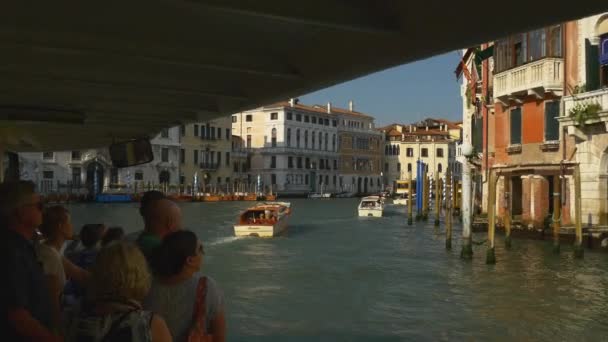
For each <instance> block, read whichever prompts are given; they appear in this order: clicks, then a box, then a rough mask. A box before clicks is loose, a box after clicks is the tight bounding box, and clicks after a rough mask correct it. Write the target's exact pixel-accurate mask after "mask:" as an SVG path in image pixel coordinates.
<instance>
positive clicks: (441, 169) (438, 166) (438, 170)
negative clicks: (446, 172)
mask: <svg viewBox="0 0 608 342" xmlns="http://www.w3.org/2000/svg"><path fill="white" fill-rule="evenodd" d="M437 172H443V167H442V166H441V163H439V164H437Z"/></svg>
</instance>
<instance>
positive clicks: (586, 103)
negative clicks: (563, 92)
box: [559, 88, 608, 140]
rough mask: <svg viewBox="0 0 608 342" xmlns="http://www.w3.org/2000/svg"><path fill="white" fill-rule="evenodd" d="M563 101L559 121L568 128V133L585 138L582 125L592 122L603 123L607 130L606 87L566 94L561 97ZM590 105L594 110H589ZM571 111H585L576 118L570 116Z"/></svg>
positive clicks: (607, 99)
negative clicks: (562, 109)
mask: <svg viewBox="0 0 608 342" xmlns="http://www.w3.org/2000/svg"><path fill="white" fill-rule="evenodd" d="M563 101H564V102H563V103H564V112H563V114H562V116H560V118H559V121H560V122H561V124H562V125H563V126H564V127H567V128H568V134H569V135H571V136H577V137H578V138H579V139H581V140H587V134H585V133H583V131H582V130H583V128H584V126H586V125H594V124H604V125H605V129H606V131H607V132H608V88H604V89H600V90H593V91H589V92H586V93H582V94H577V95H572V96H567V97H564V98H563ZM590 106H592V107H593V108H594V110H592V111H589V108H590ZM573 111H587V113H585V114H584V115H581V116H580V119H578V120H577V118H575V117H572V116H570V115H571V112H573ZM589 112H591V113H589ZM588 113H589V114H588Z"/></svg>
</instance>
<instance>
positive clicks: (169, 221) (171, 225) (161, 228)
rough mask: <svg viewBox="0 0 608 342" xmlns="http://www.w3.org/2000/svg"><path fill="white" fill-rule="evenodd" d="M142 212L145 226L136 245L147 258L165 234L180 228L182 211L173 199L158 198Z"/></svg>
mask: <svg viewBox="0 0 608 342" xmlns="http://www.w3.org/2000/svg"><path fill="white" fill-rule="evenodd" d="M144 214H145V215H146V216H145V221H146V228H145V230H144V231H143V232H142V233H141V234H140V235H139V237H138V238H137V245H138V246H139V248H140V249H141V251H142V252H143V253H144V255H145V256H146V258H147V259H148V260H149V259H150V257H151V255H152V251H153V250H154V249H155V248H156V247H158V246H160V244H161V242H162V239H163V238H164V237H165V236H166V235H167V234H169V233H172V232H174V231H176V230H179V229H181V226H182V212H181V210H180V208H179V207H178V206H177V204H175V203H174V202H173V201H171V200H168V199H160V200H157V201H154V202H153V203H152V205H151V207H150V208H149V209H146V211H145V212H144Z"/></svg>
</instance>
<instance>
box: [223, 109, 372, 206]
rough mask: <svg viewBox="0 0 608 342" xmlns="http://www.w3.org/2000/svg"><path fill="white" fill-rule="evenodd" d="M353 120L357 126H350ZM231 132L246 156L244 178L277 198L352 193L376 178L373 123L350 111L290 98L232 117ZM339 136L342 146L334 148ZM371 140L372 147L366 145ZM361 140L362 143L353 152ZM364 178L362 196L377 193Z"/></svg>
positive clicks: (369, 119)
mask: <svg viewBox="0 0 608 342" xmlns="http://www.w3.org/2000/svg"><path fill="white" fill-rule="evenodd" d="M354 118H357V119H358V121H357V122H359V124H360V126H356V127H355V126H354V125H355V120H354ZM364 125H366V126H365V127H364ZM232 133H233V135H235V136H236V137H240V140H238V139H237V140H236V141H240V143H241V144H242V145H243V147H244V148H245V149H246V150H247V151H248V153H249V156H248V157H247V158H249V160H250V172H249V179H250V180H251V179H253V182H256V181H257V178H258V176H259V177H260V179H261V182H262V183H263V186H264V187H266V188H270V187H272V190H273V191H275V192H278V193H279V194H285V195H302V194H307V193H309V192H321V191H324V192H333V193H336V192H342V191H355V192H356V191H357V189H356V187H357V185H358V183H359V182H360V183H361V186H362V187H363V186H364V180H365V178H366V177H368V178H370V179H371V177H372V176H376V178H377V177H378V176H379V175H380V169H379V165H380V164H379V163H380V158H381V157H382V154H381V152H380V150H381V148H380V146H379V144H380V139H379V138H380V135H379V134H378V132H375V131H374V129H373V118H372V117H370V116H367V115H364V114H361V113H358V112H355V111H353V110H346V109H340V108H332V106H331V104H328V105H327V106H318V105H316V106H306V105H302V104H300V103H298V100H297V99H292V100H290V101H289V102H281V103H276V104H273V105H269V106H264V107H261V108H257V109H254V110H251V111H247V112H242V113H237V114H234V115H233V116H232ZM339 136H341V139H343V140H344V141H345V144H348V146H340V143H341V141H342V140H340V139H339V138H338V137H339ZM372 136H373V137H377V138H376V141H375V142H372V141H371V140H369V139H370V137H372ZM363 139H368V140H367V144H366V145H361V146H360V148H359V147H356V144H357V142H360V143H361V142H362V141H363ZM353 141H354V144H355V148H353ZM371 146H375V147H374V149H372V148H371ZM356 153H359V156H358V160H357V158H355V157H354V156H355V154H356ZM364 160H365V161H366V163H364V162H363V161H364ZM357 163H359V164H357ZM346 178H347V179H346ZM359 179H361V181H359ZM370 179H368V182H369V185H368V191H369V192H371V191H377V190H379V189H380V185H379V184H378V182H377V181H376V179H374V183H373V184H374V185H373V186H372V185H371V180H370ZM353 181H354V183H353Z"/></svg>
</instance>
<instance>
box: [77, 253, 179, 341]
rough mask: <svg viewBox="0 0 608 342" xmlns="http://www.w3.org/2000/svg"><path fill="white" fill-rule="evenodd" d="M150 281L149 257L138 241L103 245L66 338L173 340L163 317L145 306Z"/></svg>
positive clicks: (88, 339) (91, 339) (78, 339)
mask: <svg viewBox="0 0 608 342" xmlns="http://www.w3.org/2000/svg"><path fill="white" fill-rule="evenodd" d="M150 282H151V279H150V273H149V272H148V265H147V262H146V259H145V258H144V256H143V254H142V253H141V251H140V250H139V248H137V247H136V246H135V245H133V244H131V243H128V242H123V241H120V242H115V243H113V244H110V245H108V246H107V247H105V248H103V249H101V250H100V252H99V254H98V255H97V259H96V260H95V264H94V265H93V268H92V274H91V281H90V283H89V287H88V289H87V294H86V297H85V302H83V303H82V305H81V307H80V308H79V309H78V310H77V313H76V315H75V317H74V318H73V319H72V320H71V321H70V324H69V328H68V334H67V340H68V341H84V340H86V341H154V342H156V341H160V342H166V341H172V338H171V334H170V333H169V329H168V328H167V324H166V323H165V321H164V320H163V318H162V317H160V316H158V315H154V313H152V312H151V311H146V310H143V309H142V306H141V302H142V300H143V299H144V298H145V296H146V295H147V294H148V291H149V290H150Z"/></svg>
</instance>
